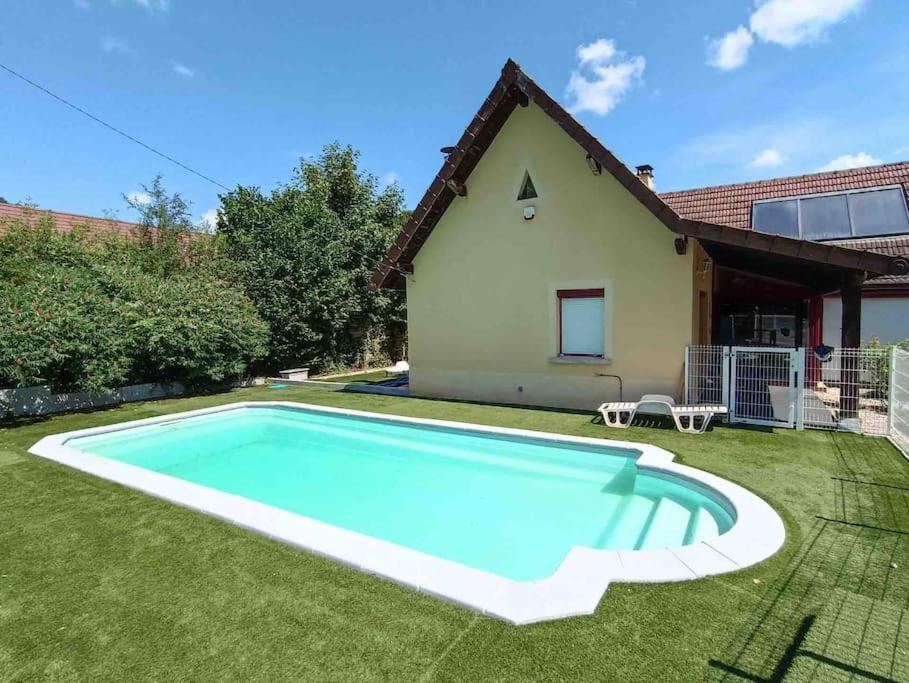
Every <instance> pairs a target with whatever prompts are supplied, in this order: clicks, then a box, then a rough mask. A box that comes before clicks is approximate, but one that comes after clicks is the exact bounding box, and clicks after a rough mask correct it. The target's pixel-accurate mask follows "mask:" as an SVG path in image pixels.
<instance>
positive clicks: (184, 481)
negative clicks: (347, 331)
mask: <svg viewBox="0 0 909 683" xmlns="http://www.w3.org/2000/svg"><path fill="white" fill-rule="evenodd" d="M32 452H33V453H36V454H38V455H43V456H46V457H51V458H53V459H55V460H58V461H61V462H65V463H66V464H69V465H72V466H75V467H77V468H79V469H83V470H86V471H89V472H92V473H94V474H97V475H100V476H103V477H106V478H108V479H112V480H114V481H119V482H120V483H123V484H126V485H128V486H132V487H134V488H138V489H141V490H144V491H147V492H149V493H152V494H154V495H158V496H161V497H164V498H167V499H169V500H173V501H174V502H177V503H181V504H183V505H187V506H189V507H194V508H197V509H200V510H202V511H205V512H208V513H209V514H214V515H216V516H219V517H222V518H224V519H228V520H230V521H232V522H235V523H237V524H240V525H242V526H246V527H248V528H251V529H254V530H256V531H260V532H263V533H266V534H269V535H272V536H275V537H277V538H280V539H282V540H285V541H288V542H291V543H294V544H295V545H298V546H301V547H304V548H307V549H309V550H313V551H315V552H320V553H323V554H326V555H329V556H331V557H334V558H335V559H339V560H341V561H344V562H347V563H349V564H353V565H355V566H357V567H358V568H361V569H365V570H367V571H371V572H374V573H377V574H381V575H383V576H386V577H388V578H391V579H394V580H397V581H400V582H402V583H405V584H407V585H411V586H413V587H416V588H419V589H422V590H426V591H427V592H431V593H433V594H436V595H439V596H440V597H444V598H448V599H450V600H454V601H456V602H461V603H464V604H467V605H469V606H472V607H474V608H477V609H481V610H483V611H485V612H488V613H491V614H495V615H497V616H501V617H503V618H506V619H509V620H510V621H514V622H516V623H524V622H526V621H536V620H540V619H547V618H555V617H557V616H567V615H568V614H575V613H588V612H589V611H591V610H592V609H593V608H594V607H595V606H596V602H598V600H599V597H600V596H601V595H602V592H603V591H604V590H605V589H606V587H607V586H608V583H609V581H611V580H636V581H647V580H650V581H659V580H680V579H686V578H696V577H698V576H704V575H708V574H712V573H718V572H721V571H731V570H734V569H738V568H740V567H742V566H747V565H748V564H753V563H754V562H755V561H759V559H763V557H766V556H767V555H769V554H772V552H775V550H776V549H777V548H778V547H779V545H781V544H782V540H783V538H784V534H783V530H782V523H781V522H780V521H779V517H778V516H777V515H776V514H775V513H774V512H773V511H772V509H771V508H769V506H767V505H766V504H765V503H763V501H761V500H760V499H759V498H757V497H755V496H753V494H750V493H748V492H747V491H745V490H744V489H741V488H740V487H737V486H735V485H733V484H731V483H729V482H725V481H724V480H721V479H719V478H717V477H713V476H712V475H709V474H707V473H704V472H699V471H697V470H693V469H691V468H685V467H682V466H679V465H676V464H674V463H672V456H671V454H669V453H667V452H666V451H662V450H660V449H656V448H655V447H653V446H647V445H642V444H631V443H620V442H611V441H601V440H593V439H579V438H572V437H565V436H561V435H547V434H540V433H533V432H522V431H518V430H504V429H494V428H488V427H480V426H478V425H463V424H456V423H444V422H438V421H429V420H414V419H408V418H399V417H389V416H382V415H376V414H369V413H360V412H356V411H344V410H339V409H330V408H322V407H316V406H306V405H303V404H292V403H283V402H266V403H242V404H232V405H229V406H224V407H221V408H216V409H210V410H204V411H194V412H191V413H185V414H178V415H170V416H166V417H164V418H155V419H152V420H143V421H138V422H133V423H125V424H122V425H114V426H112V427H105V428H100V429H93V430H84V431H82V432H72V433H69V434H62V435H56V436H54V437H47V438H46V439H43V440H42V441H41V442H39V443H38V444H36V446H35V447H34V448H33V449H32ZM757 518H759V519H762V520H763V523H762V525H761V526H762V527H763V529H762V530H760V533H759V536H760V537H761V538H764V539H765V540H764V541H763V542H762V541H761V539H760V538H757V539H753V541H754V542H753V543H745V542H744V541H745V539H744V538H743V537H742V536H741V535H742V533H743V531H745V532H747V531H748V528H751V529H752V532H754V531H755V530H756V527H755V526H754V524H755V523H754V519H757ZM755 545H756V546H757V549H758V552H757V553H756V552H755ZM758 556H760V557H758Z"/></svg>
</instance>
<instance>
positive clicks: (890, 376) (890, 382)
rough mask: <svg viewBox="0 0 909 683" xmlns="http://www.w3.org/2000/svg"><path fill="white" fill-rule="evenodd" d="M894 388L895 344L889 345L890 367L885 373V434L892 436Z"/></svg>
mask: <svg viewBox="0 0 909 683" xmlns="http://www.w3.org/2000/svg"><path fill="white" fill-rule="evenodd" d="M895 390H896V344H894V345H893V346H891V347H890V369H889V372H888V373H887V436H893V405H894V403H893V402H894V399H895V396H896V395H895Z"/></svg>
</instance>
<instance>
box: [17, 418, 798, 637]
mask: <svg viewBox="0 0 909 683" xmlns="http://www.w3.org/2000/svg"><path fill="white" fill-rule="evenodd" d="M263 407H286V408H297V409H303V410H307V411H315V412H321V413H332V414H336V415H345V416H354V417H360V418H367V419H373V420H382V421H388V422H403V423H406V424H412V425H425V426H432V427H443V428H446V429H457V430H462V431H467V432H473V433H481V434H494V435H499V436H516V437H524V438H528V437H529V438H533V439H536V440H541V441H548V442H552V443H556V444H568V445H583V446H586V447H591V446H592V447H594V448H604V449H606V448H608V449H615V448H620V449H628V450H632V451H636V452H639V453H640V456H639V457H638V458H637V461H636V464H637V466H638V467H639V468H640V469H642V470H650V471H651V472H658V473H666V474H669V475H672V476H673V477H678V478H681V479H685V480H688V481H691V482H694V483H696V484H699V485H701V486H704V487H706V488H707V489H708V490H709V491H710V493H712V494H713V495H715V496H717V497H718V498H720V499H722V500H723V501H724V502H725V503H726V505H727V506H728V508H729V509H730V511H732V512H733V513H734V516H735V522H734V524H733V526H732V528H731V529H729V530H728V531H727V532H726V533H724V534H721V535H720V536H718V537H717V538H715V539H712V540H710V541H701V542H698V543H695V544H692V545H688V546H683V547H676V548H665V549H658V550H628V551H614V550H597V549H594V548H589V547H585V546H574V547H572V548H571V549H570V550H569V552H568V554H567V555H566V556H565V559H564V560H562V563H561V564H560V565H559V567H558V568H557V569H556V571H555V572H554V573H553V574H552V575H551V576H549V577H548V578H545V579H540V580H536V581H515V580H513V579H508V578H505V577H503V576H499V575H497V574H493V573H491V572H486V571H482V570H479V569H474V568H473V567H468V566H466V565H463V564H460V563H458V562H454V561H451V560H446V559H443V558H440V557H436V556H434V555H429V554H427V553H423V552H420V551H417V550H412V549H410V548H406V547H404V546H401V545H397V544H395V543H390V542H388V541H383V540H380V539H377V538H373V537H371V536H367V535H365V534H361V533H357V532H355V531H350V530H347V529H343V528H341V527H337V526H334V525H331V524H326V523H325V522H320V521H318V520H315V519H312V518H310V517H306V516H304V515H299V514H296V513H293V512H288V511H286V510H282V509H280V508H277V507H273V506H271V505H266V504H264V503H259V502H256V501H253V500H250V499H248V498H244V497H242V496H237V495H234V494H230V493H224V492H223V491H218V490H216V489H213V488H209V487H207V486H201V485H199V484H194V483H191V482H188V481H184V480H182V479H177V478H175V477H171V476H168V475H164V474H159V473H157V472H153V471H151V470H147V469H144V468H142V467H137V466H135V465H129V464H126V463H122V462H118V461H115V460H108V459H106V458H101V457H98V456H95V455H91V454H90V453H86V452H84V451H80V450H78V449H76V448H73V447H71V446H68V445H67V441H69V440H70V439H74V438H76V437H84V436H91V435H96V434H104V433H110V432H116V431H121V430H124V429H132V428H135V427H141V426H147V425H154V424H159V423H162V422H172V421H174V420H179V419H185V418H190V417H198V416H201V415H210V414H213V413H222V412H225V411H231V410H240V409H246V408H263ZM702 438H710V437H709V436H705V437H702ZM29 452H30V453H33V454H34V455H39V456H41V457H44V458H48V459H50V460H54V461H56V462H59V463H62V464H64V465H68V466H69V467H73V468H75V469H77V470H81V471H83V472H88V473H89V474H94V475H96V476H98V477H102V478H104V479H108V480H110V481H114V482H117V483H119V484H123V485H124V486H128V487H129V488H133V489H137V490H139V491H143V492H145V493H148V494H151V495H153V496H156V497H158V498H163V499H165V500H168V501H171V502H173V503H176V504H178V505H181V506H184V507H187V508H191V509H194V510H199V511H201V512H204V513H206V514H209V515H212V516H214V517H218V518H220V519H223V520H225V521H228V522H231V523H233V524H236V525H237V526H241V527H244V528H246V529H250V530H252V531H256V532H258V533H261V534H264V535H266V536H270V537H272V538H275V539H278V540H280V541H283V542H285V543H289V544H291V545H293V546H297V547H299V548H303V549H305V550H308V551H310V552H313V553H316V554H319V555H324V556H326V557H330V558H332V559H334V560H337V561H339V562H343V563H344V564H347V565H350V566H352V567H356V568H357V569H360V570H361V571H365V572H368V573H372V574H377V575H379V576H382V577H384V578H386V579H390V580H392V581H395V582H397V583H400V584H403V585H405V586H408V587H410V588H414V589H416V590H418V591H420V592H423V593H428V594H430V595H434V596H436V597H439V598H442V599H444V600H448V601H450V602H453V603H457V604H459V605H463V606H466V607H470V608H472V609H475V610H477V611H479V612H482V613H483V614H488V615H490V616H493V617H497V618H499V619H503V620H505V621H508V622H510V623H513V624H529V623H533V622H538V621H548V620H552V619H562V618H565V617H571V616H580V615H585V614H592V613H593V612H594V610H595V609H596V607H597V605H598V604H599V602H600V599H601V598H602V596H603V594H604V593H605V592H606V589H607V588H608V586H609V584H610V583H611V582H613V581H616V582H635V583H650V582H667V581H687V580H691V579H698V578H701V577H705V576H713V575H715V574H723V573H726V572H732V571H737V570H739V569H743V568H745V567H749V566H751V565H754V564H757V563H758V562H761V561H763V560H765V559H766V558H768V557H770V556H771V555H773V554H774V553H775V552H776V551H777V550H779V549H780V547H781V546H782V545H783V543H784V541H785V540H786V531H785V528H784V526H783V521H782V520H781V519H780V517H779V515H777V513H776V512H775V511H774V510H773V508H771V507H770V506H769V505H768V504H767V503H765V502H764V501H763V500H761V499H760V498H759V497H758V496H756V495H754V494H753V493H751V492H750V491H748V490H747V489H745V488H743V487H741V486H739V485H737V484H733V483H732V482H730V481H726V480H725V479H722V478H721V477H717V476H715V475H713V474H709V473H708V472H704V471H702V470H698V469H695V468H693V467H686V466H685V465H679V464H677V463H675V462H673V457H674V456H673V454H672V453H670V452H669V451H666V450H664V449H662V448H658V447H656V446H651V445H649V444H642V443H634V442H630V441H612V440H606V439H590V438H584V437H576V436H566V435H563V434H552V433H546V432H535V431H529V430H524V429H508V428H504V427H487V426H483V425H476V424H470V423H464V422H450V421H446V420H428V419H422V418H413V417H401V416H396V415H385V414H382V413H370V412H364V411H359V410H348V409H345V408H330V407H325V406H316V405H310V404H306V403H295V402H290V401H244V402H238V403H231V404H227V405H222V406H216V407H213V408H204V409H201V410H191V411H187V412H182V413H172V414H169V415H161V416H159V417H152V418H147V419H144V420H133V421H130V422H123V423H120V424H114V425H107V426H103V427H94V428H91V429H81V430H77V431H72V432H66V433H63V434H54V435H52V436H46V437H44V438H43V439H41V440H40V441H39V442H38V443H36V444H35V445H34V446H32V447H31V448H30V449H29Z"/></svg>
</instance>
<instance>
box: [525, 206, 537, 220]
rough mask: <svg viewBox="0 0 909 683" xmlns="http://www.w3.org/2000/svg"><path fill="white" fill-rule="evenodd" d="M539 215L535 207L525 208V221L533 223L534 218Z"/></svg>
mask: <svg viewBox="0 0 909 683" xmlns="http://www.w3.org/2000/svg"><path fill="white" fill-rule="evenodd" d="M536 215H537V210H536V208H534V207H533V206H525V207H524V220H525V221H532V220H533V217H534V216H536Z"/></svg>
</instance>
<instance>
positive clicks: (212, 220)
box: [199, 209, 218, 232]
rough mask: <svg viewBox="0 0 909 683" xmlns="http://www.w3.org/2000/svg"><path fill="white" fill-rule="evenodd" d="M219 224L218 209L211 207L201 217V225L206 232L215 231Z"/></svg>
mask: <svg viewBox="0 0 909 683" xmlns="http://www.w3.org/2000/svg"><path fill="white" fill-rule="evenodd" d="M217 225H218V209H209V210H208V211H206V212H205V213H203V214H202V217H201V218H200V219H199V227H201V228H202V229H203V230H205V232H214V231H215V228H216V227H217Z"/></svg>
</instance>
